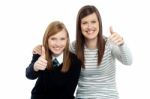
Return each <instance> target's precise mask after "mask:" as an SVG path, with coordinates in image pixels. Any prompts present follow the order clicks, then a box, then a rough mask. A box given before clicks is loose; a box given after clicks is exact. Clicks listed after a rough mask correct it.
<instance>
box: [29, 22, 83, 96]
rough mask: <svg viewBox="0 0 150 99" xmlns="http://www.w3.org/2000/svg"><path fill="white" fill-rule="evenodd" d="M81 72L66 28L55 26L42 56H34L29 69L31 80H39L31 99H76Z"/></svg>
mask: <svg viewBox="0 0 150 99" xmlns="http://www.w3.org/2000/svg"><path fill="white" fill-rule="evenodd" d="M54 60H55V61H54ZM53 61H54V62H53ZM80 69H81V66H80V61H79V60H78V59H77V57H76V56H75V55H74V54H73V53H71V52H69V34H68V31H67V29H66V27H65V25H64V24H63V23H61V22H59V21H54V22H52V23H51V24H49V25H48V27H47V29H46V31H45V34H44V37H43V46H41V55H38V54H33V58H32V61H31V63H30V65H29V66H28V67H27V68H26V77H27V78H29V79H36V78H38V79H37V82H36V84H35V86H34V88H33V90H32V96H31V99H74V92H75V89H76V85H77V83H78V78H79V74H80Z"/></svg>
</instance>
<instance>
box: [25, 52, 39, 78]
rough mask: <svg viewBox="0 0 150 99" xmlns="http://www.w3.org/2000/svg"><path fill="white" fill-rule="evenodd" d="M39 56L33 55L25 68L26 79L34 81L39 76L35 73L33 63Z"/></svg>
mask: <svg viewBox="0 0 150 99" xmlns="http://www.w3.org/2000/svg"><path fill="white" fill-rule="evenodd" d="M39 57H40V55H38V54H33V57H32V61H31V63H30V64H29V66H28V67H27V68H26V77H27V78H28V79H36V78H37V77H38V75H39V72H36V71H35V70H34V63H35V62H36V61H37V60H38V58H39Z"/></svg>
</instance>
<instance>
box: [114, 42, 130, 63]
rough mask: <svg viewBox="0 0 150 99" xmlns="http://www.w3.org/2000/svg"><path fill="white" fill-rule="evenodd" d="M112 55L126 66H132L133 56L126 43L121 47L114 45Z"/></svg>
mask: <svg viewBox="0 0 150 99" xmlns="http://www.w3.org/2000/svg"><path fill="white" fill-rule="evenodd" d="M112 55H113V56H114V57H116V58H117V59H118V60H119V61H120V62H121V63H122V64H124V65H131V64H132V55H131V52H130V50H129V48H128V47H127V45H126V44H125V43H124V44H123V45H121V46H116V45H112Z"/></svg>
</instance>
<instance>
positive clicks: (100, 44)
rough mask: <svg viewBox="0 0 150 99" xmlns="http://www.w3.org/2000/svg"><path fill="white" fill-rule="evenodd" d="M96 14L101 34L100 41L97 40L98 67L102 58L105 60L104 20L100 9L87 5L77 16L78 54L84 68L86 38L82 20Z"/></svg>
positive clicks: (99, 35)
mask: <svg viewBox="0 0 150 99" xmlns="http://www.w3.org/2000/svg"><path fill="white" fill-rule="evenodd" d="M93 13H95V14H96V15H97V18H98V21H99V33H98V35H97V37H98V39H97V47H98V61H97V62H98V63H97V64H98V66H99V65H100V63H101V61H102V58H103V54H104V50H105V40H104V38H103V35H102V20H101V16H100V13H99V11H98V9H97V8H96V7H95V6H93V5H86V6H83V7H82V8H81V9H80V10H79V12H78V15H77V19H76V45H75V48H76V54H77V57H78V59H79V60H80V61H81V64H82V67H83V68H85V65H84V61H85V60H84V59H85V58H84V44H85V37H84V36H83V34H82V31H81V20H82V18H84V17H86V16H88V15H90V14H93Z"/></svg>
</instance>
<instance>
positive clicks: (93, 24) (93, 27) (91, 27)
mask: <svg viewBox="0 0 150 99" xmlns="http://www.w3.org/2000/svg"><path fill="white" fill-rule="evenodd" d="M81 31H82V34H83V35H84V37H85V39H86V40H96V39H97V34H98V32H99V21H98V19H97V16H96V14H95V13H92V14H90V15H88V16H86V17H84V18H82V19H81Z"/></svg>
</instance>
